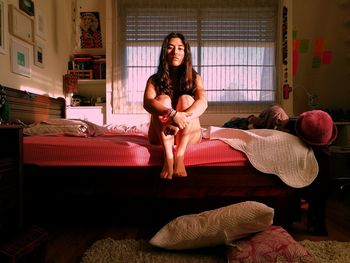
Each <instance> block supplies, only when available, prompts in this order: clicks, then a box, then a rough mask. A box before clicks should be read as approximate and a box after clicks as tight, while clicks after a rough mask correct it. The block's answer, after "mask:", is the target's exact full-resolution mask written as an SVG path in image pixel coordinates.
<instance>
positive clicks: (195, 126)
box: [174, 95, 202, 177]
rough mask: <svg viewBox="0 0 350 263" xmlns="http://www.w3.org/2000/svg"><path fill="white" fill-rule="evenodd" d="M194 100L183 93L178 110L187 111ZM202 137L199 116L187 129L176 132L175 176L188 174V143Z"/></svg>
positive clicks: (198, 140)
mask: <svg viewBox="0 0 350 263" xmlns="http://www.w3.org/2000/svg"><path fill="white" fill-rule="evenodd" d="M193 102H194V99H193V98H192V97H191V96H189V95H183V96H181V97H180V99H179V101H178V104H177V107H176V110H177V111H180V112H181V111H185V110H186V109H188V108H189V107H190V106H191V105H192V104H193ZM201 139H202V132H201V125H200V122H199V118H196V119H193V120H192V121H191V122H190V124H189V125H188V126H186V128H185V129H183V130H179V132H178V133H177V134H176V137H175V140H176V153H175V165H174V176H179V177H185V176H187V172H186V168H185V163H184V160H185V151H186V148H187V145H188V144H195V143H199V142H200V141H201Z"/></svg>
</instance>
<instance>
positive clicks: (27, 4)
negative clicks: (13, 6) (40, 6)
mask: <svg viewBox="0 0 350 263" xmlns="http://www.w3.org/2000/svg"><path fill="white" fill-rule="evenodd" d="M18 1H19V2H18V6H19V9H21V10H23V11H24V12H26V13H27V14H28V15H30V16H34V3H33V1H32V0H18Z"/></svg>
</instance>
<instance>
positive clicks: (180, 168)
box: [174, 156, 187, 177]
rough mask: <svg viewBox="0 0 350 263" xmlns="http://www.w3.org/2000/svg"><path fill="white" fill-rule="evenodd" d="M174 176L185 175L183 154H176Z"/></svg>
mask: <svg viewBox="0 0 350 263" xmlns="http://www.w3.org/2000/svg"><path fill="white" fill-rule="evenodd" d="M174 176H177V177H186V176H187V172H186V168H185V163H184V156H177V157H176V159H175V169H174Z"/></svg>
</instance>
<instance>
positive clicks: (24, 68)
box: [11, 39, 31, 78]
mask: <svg viewBox="0 0 350 263" xmlns="http://www.w3.org/2000/svg"><path fill="white" fill-rule="evenodd" d="M29 50H30V48H29V46H28V45H25V44H23V43H21V42H19V41H17V40H15V39H11V71H12V72H13V73H16V74H19V75H22V76H25V77H28V78H30V75H31V68H30V57H29V53H30V51H29Z"/></svg>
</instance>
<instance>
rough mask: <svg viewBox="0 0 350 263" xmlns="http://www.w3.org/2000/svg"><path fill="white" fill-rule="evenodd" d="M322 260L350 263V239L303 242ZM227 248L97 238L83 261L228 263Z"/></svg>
mask: <svg viewBox="0 0 350 263" xmlns="http://www.w3.org/2000/svg"><path fill="white" fill-rule="evenodd" d="M300 244H301V245H302V246H304V247H305V248H306V249H307V250H308V251H309V252H310V253H311V254H312V255H313V256H314V257H315V258H316V259H317V260H318V261H319V262H320V263H328V262H332V263H333V262H334V263H346V262H350V242H338V241H317V242H314V241H308V240H305V241H301V242H300ZM225 250H226V248H225V247H215V248H205V249H196V250H187V251H167V250H163V249H159V248H156V247H153V246H151V245H150V244H149V243H148V241H146V240H132V239H126V240H113V239H111V238H106V239H102V240H99V241H96V242H95V243H94V244H93V245H92V246H91V247H90V248H89V249H88V250H87V251H86V252H85V253H84V255H83V257H82V260H81V263H117V262H118V263H124V262H125V263H164V262H167V263H187V262H188V263H197V262H198V263H199V262H200V263H227V258H226V251H225Z"/></svg>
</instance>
